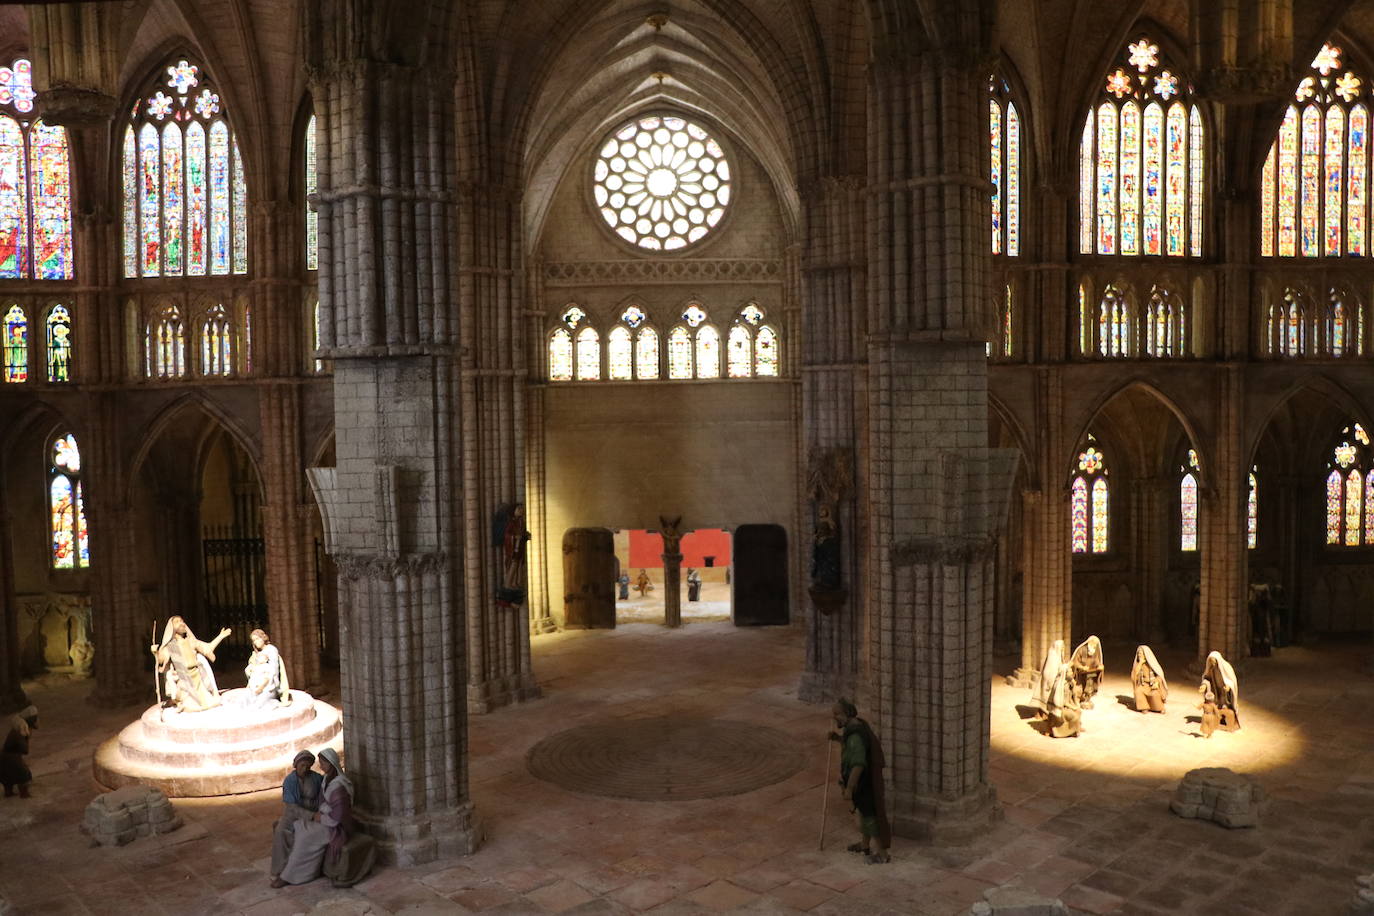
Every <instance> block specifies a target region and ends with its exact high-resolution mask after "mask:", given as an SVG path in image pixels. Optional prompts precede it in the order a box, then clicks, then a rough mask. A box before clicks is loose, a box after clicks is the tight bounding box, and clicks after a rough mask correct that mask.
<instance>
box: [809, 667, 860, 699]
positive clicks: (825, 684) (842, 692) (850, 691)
mask: <svg viewBox="0 0 1374 916" xmlns="http://www.w3.org/2000/svg"><path fill="white" fill-rule="evenodd" d="M838 697H848V698H849V699H851V700H852V699H854V677H853V675H844V674H829V673H827V672H823V671H806V672H803V673H802V676H801V683H800V684H798V685H797V699H799V700H801V701H802V702H803V703H833V702H835V700H836V698H838Z"/></svg>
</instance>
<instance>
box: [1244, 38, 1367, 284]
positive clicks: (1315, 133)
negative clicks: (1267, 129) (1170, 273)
mask: <svg viewBox="0 0 1374 916" xmlns="http://www.w3.org/2000/svg"><path fill="white" fill-rule="evenodd" d="M1344 58H1345V51H1344V49H1342V48H1341V47H1340V46H1339V45H1334V44H1331V43H1330V42H1327V43H1326V44H1324V45H1323V46H1322V49H1321V51H1320V52H1318V54H1317V56H1316V58H1314V59H1313V61H1312V65H1311V67H1310V69H1309V70H1308V72H1307V74H1306V75H1305V76H1304V77H1303V79H1302V81H1301V82H1300V83H1299V84H1298V88H1297V90H1296V91H1295V92H1294V94H1293V102H1292V103H1290V104H1289V106H1288V110H1287V111H1286V112H1285V114H1284V118H1283V123H1282V125H1281V126H1280V127H1279V133H1278V136H1277V137H1276V138H1275V139H1274V143H1273V145H1272V146H1271V147H1270V149H1269V155H1268V157H1267V158H1266V159H1265V162H1264V169H1263V171H1262V172H1261V173H1260V254H1261V255H1263V256H1265V257H1275V256H1277V257H1285V258H1291V257H1299V256H1301V257H1342V256H1346V255H1349V256H1354V257H1361V256H1364V255H1367V254H1368V253H1369V229H1368V226H1369V195H1368V192H1367V190H1366V185H1367V184H1368V181H1369V148H1368V145H1369V111H1368V109H1367V107H1366V102H1365V100H1364V94H1365V81H1364V79H1362V78H1361V77H1360V76H1357V75H1356V74H1355V72H1354V71H1353V70H1352V69H1350V68H1349V67H1348V66H1347V63H1348V62H1346V61H1345V59H1344Z"/></svg>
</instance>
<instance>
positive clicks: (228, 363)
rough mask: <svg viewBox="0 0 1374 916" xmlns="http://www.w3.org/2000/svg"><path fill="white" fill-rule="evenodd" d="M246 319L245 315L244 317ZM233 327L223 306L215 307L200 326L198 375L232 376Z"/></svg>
mask: <svg viewBox="0 0 1374 916" xmlns="http://www.w3.org/2000/svg"><path fill="white" fill-rule="evenodd" d="M244 317H245V318H247V313H245V315H244ZM233 340H234V326H233V322H232V321H230V319H229V313H228V312H227V311H226V310H225V308H224V306H223V305H216V306H214V307H213V308H211V309H210V311H209V313H208V314H207V315H206V316H205V322H204V324H202V325H201V326H200V374H201V375H203V376H206V377H210V376H216V375H218V376H228V375H233V374H234V363H233V350H234V347H233Z"/></svg>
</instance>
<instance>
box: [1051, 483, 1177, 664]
mask: <svg viewBox="0 0 1374 916" xmlns="http://www.w3.org/2000/svg"><path fill="white" fill-rule="evenodd" d="M1173 483H1174V481H1171V480H1170V479H1168V478H1163V477H1142V478H1140V479H1138V480H1136V481H1134V482H1133V483H1132V486H1131V520H1132V525H1131V529H1132V533H1133V536H1132V537H1131V546H1132V550H1133V552H1134V558H1133V563H1132V565H1133V566H1134V567H1135V572H1136V582H1135V589H1134V592H1135V621H1134V630H1135V633H1136V636H1137V637H1138V638H1139V639H1141V640H1142V641H1144V642H1147V643H1157V642H1159V641H1160V640H1161V639H1162V638H1163V636H1164V625H1163V621H1162V620H1161V619H1160V610H1161V608H1162V607H1163V597H1162V595H1163V591H1164V575H1165V573H1166V572H1167V571H1168V563H1169V537H1170V534H1171V533H1173V536H1174V537H1178V533H1177V532H1178V530H1179V529H1178V528H1176V527H1175V526H1174V525H1173V524H1171V523H1172V521H1173V513H1171V512H1170V511H1169V496H1170V495H1171V494H1173V493H1177V492H1178V490H1177V488H1176V486H1172V485H1171V484H1173ZM1175 543H1178V542H1175ZM1087 635H1089V634H1087V633H1080V634H1076V635H1075V637H1074V638H1075V640H1077V639H1079V638H1080V637H1085V636H1087Z"/></svg>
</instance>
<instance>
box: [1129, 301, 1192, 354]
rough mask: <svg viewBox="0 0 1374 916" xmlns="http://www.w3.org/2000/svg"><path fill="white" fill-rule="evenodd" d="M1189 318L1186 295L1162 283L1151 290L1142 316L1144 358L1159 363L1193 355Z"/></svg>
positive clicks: (1141, 329) (1141, 334)
mask: <svg viewBox="0 0 1374 916" xmlns="http://www.w3.org/2000/svg"><path fill="white" fill-rule="evenodd" d="M1189 317H1190V316H1189V310H1188V302H1187V300H1186V299H1185V298H1184V296H1183V295H1181V294H1179V293H1177V292H1175V291H1174V290H1171V289H1169V288H1168V287H1167V286H1165V285H1163V284H1161V283H1156V284H1155V285H1154V286H1152V287H1151V288H1150V295H1149V297H1148V298H1147V299H1146V301H1145V306H1144V308H1143V309H1142V313H1141V316H1140V332H1141V333H1140V336H1141V338H1142V340H1143V342H1144V347H1143V350H1144V353H1145V355H1146V356H1151V357H1154V358H1156V359H1178V358H1181V357H1186V356H1190V355H1192V354H1191V352H1190V349H1189V346H1188V334H1189V330H1190V327H1189V326H1190V322H1189V320H1188V319H1189Z"/></svg>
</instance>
